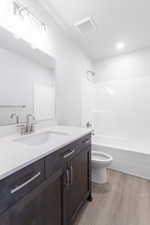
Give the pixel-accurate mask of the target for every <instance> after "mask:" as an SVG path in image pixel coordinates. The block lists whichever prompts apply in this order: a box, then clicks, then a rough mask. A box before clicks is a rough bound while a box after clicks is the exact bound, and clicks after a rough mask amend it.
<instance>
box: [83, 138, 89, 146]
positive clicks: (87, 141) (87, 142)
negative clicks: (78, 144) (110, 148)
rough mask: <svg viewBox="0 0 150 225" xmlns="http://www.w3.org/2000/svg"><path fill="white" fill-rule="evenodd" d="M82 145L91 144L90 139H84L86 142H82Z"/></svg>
mask: <svg viewBox="0 0 150 225" xmlns="http://www.w3.org/2000/svg"><path fill="white" fill-rule="evenodd" d="M82 143H83V144H86V145H88V144H91V140H90V139H86V140H84V141H82Z"/></svg>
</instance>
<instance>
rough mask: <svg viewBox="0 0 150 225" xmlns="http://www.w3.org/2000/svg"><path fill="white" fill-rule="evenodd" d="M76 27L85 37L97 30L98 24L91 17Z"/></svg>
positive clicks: (78, 23)
mask: <svg viewBox="0 0 150 225" xmlns="http://www.w3.org/2000/svg"><path fill="white" fill-rule="evenodd" d="M74 26H75V27H76V28H77V29H78V30H79V32H80V33H82V34H84V35H86V34H89V33H91V32H92V31H95V30H96V24H95V22H94V20H93V18H91V17H88V18H85V19H83V20H81V21H79V22H77V23H75V24H74Z"/></svg>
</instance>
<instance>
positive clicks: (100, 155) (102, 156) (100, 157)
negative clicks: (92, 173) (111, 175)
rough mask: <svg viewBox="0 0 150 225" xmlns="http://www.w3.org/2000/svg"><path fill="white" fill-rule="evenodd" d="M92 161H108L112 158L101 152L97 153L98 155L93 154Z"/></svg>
mask: <svg viewBox="0 0 150 225" xmlns="http://www.w3.org/2000/svg"><path fill="white" fill-rule="evenodd" d="M92 160H93V161H110V160H112V157H111V156H109V155H107V154H105V153H102V152H98V153H97V152H93V154H92Z"/></svg>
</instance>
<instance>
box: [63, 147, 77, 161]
mask: <svg viewBox="0 0 150 225" xmlns="http://www.w3.org/2000/svg"><path fill="white" fill-rule="evenodd" d="M74 153H75V150H74V149H73V150H72V151H71V152H69V153H67V154H66V155H64V159H66V158H68V157H69V156H71V155H73V154H74Z"/></svg>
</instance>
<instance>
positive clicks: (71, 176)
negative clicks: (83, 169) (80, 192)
mask: <svg viewBox="0 0 150 225" xmlns="http://www.w3.org/2000/svg"><path fill="white" fill-rule="evenodd" d="M70 185H73V167H72V166H71V167H70Z"/></svg>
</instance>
